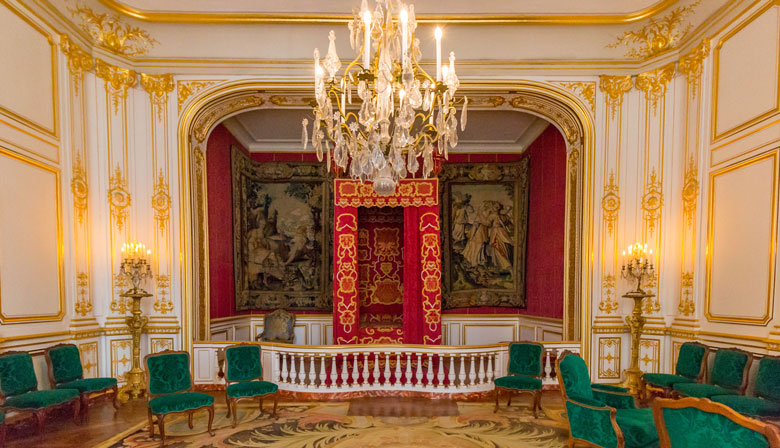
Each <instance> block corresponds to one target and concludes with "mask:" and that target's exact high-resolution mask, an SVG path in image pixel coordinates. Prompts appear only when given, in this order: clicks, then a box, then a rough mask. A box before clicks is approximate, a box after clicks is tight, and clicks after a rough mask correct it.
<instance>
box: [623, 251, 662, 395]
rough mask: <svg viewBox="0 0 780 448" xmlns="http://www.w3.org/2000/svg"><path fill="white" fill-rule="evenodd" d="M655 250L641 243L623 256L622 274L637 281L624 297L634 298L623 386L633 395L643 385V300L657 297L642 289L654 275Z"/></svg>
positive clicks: (627, 319)
mask: <svg viewBox="0 0 780 448" xmlns="http://www.w3.org/2000/svg"><path fill="white" fill-rule="evenodd" d="M652 254H653V251H652V250H651V251H649V252H648V251H647V244H645V245H644V246H643V245H642V244H640V243H637V244H634V245H631V246H628V250H627V252H623V256H624V257H627V258H626V261H624V263H623V269H622V270H621V272H620V276H621V277H623V278H625V279H627V280H629V281H636V289H635V290H633V291H630V292H627V293H626V294H624V295H623V297H625V298H627V299H634V311H633V312H632V313H631V315H630V316H626V324H628V329H629V330H630V331H631V366H630V367H629V368H628V369H626V371H625V373H626V379H625V381H623V386H624V387H626V388H627V389H628V390H629V392H630V393H631V394H633V395H639V392H640V391H641V386H642V370H641V369H640V368H639V340H640V338H641V337H642V329H643V328H644V327H645V321H646V319H645V317H644V316H642V301H643V300H644V299H646V298H649V297H655V294H652V293H650V292H645V290H643V289H642V280H644V279H645V277H651V278H652V277H653V276H654V275H655V268H654V267H653V263H651V262H650V260H649V258H648V257H649V256H650V255H652Z"/></svg>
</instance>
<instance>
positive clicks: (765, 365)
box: [756, 357, 780, 401]
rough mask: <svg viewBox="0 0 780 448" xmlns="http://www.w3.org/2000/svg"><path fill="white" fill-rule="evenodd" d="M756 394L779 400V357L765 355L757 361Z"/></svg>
mask: <svg viewBox="0 0 780 448" xmlns="http://www.w3.org/2000/svg"><path fill="white" fill-rule="evenodd" d="M756 395H757V396H759V397H765V398H768V399H770V400H775V401H780V359H778V358H770V357H767V358H761V361H759V362H758V373H757V374H756Z"/></svg>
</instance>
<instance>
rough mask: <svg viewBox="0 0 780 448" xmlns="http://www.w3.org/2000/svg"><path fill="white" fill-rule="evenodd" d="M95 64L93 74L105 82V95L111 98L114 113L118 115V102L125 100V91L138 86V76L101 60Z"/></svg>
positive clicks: (131, 71)
mask: <svg viewBox="0 0 780 448" xmlns="http://www.w3.org/2000/svg"><path fill="white" fill-rule="evenodd" d="M95 62H96V63H95V74H96V75H97V76H98V77H99V78H100V79H102V80H103V81H105V82H106V93H107V94H109V95H110V96H111V103H112V104H113V105H114V113H118V111H119V100H120V99H121V100H122V101H124V100H126V99H127V89H129V88H132V87H135V86H136V84H138V75H137V73H136V72H135V70H130V69H127V68H122V67H117V66H116V65H111V64H109V63H108V62H105V61H103V60H101V59H96V60H95Z"/></svg>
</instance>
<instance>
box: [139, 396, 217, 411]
mask: <svg viewBox="0 0 780 448" xmlns="http://www.w3.org/2000/svg"><path fill="white" fill-rule="evenodd" d="M212 404H214V397H213V396H211V395H209V394H204V393H200V392H180V393H177V394H171V395H161V396H159V397H154V398H152V399H151V400H149V409H151V410H152V413H153V414H169V413H171V412H184V411H190V410H192V409H198V408H202V407H204V406H211V405H212Z"/></svg>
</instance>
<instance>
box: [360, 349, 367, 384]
mask: <svg viewBox="0 0 780 448" xmlns="http://www.w3.org/2000/svg"><path fill="white" fill-rule="evenodd" d="M361 384H365V385H368V353H363V380H362V383H361Z"/></svg>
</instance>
